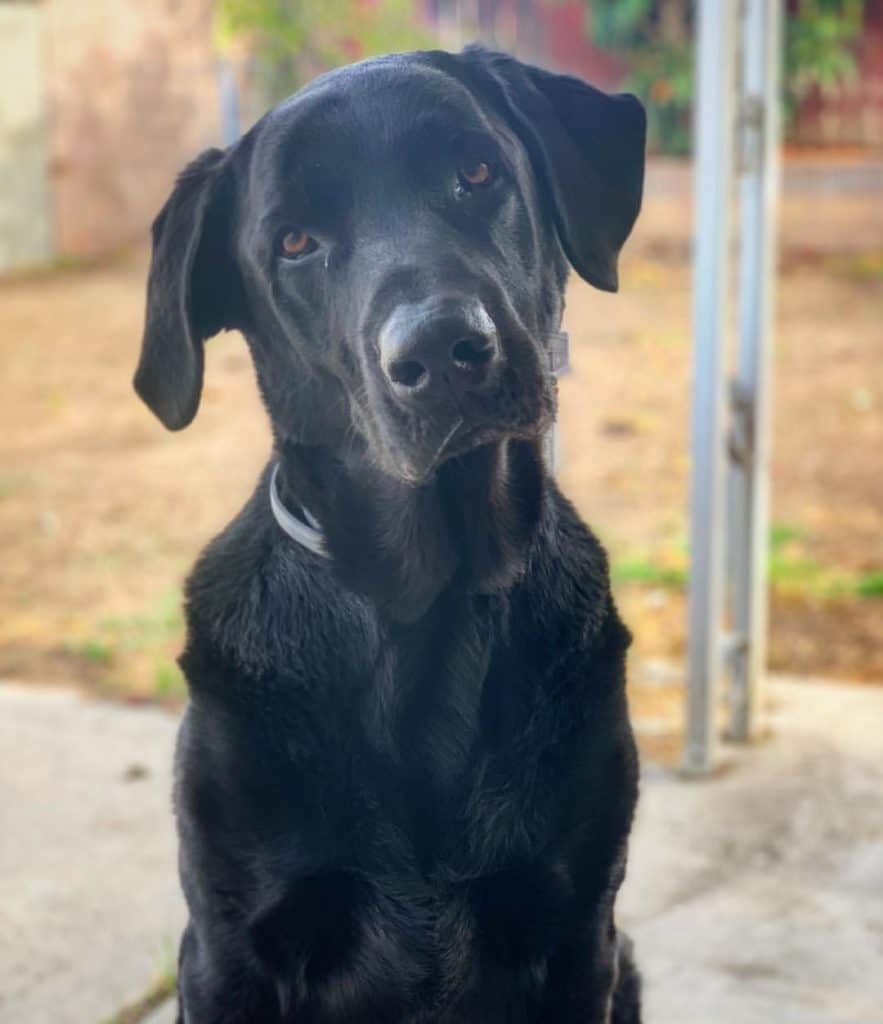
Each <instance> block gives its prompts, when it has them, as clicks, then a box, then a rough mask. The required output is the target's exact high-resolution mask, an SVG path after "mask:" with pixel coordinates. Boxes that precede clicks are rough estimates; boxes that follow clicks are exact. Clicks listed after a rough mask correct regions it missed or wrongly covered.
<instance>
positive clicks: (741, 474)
mask: <svg viewBox="0 0 883 1024" xmlns="http://www.w3.org/2000/svg"><path fill="white" fill-rule="evenodd" d="M744 12H745V13H744V31H743V46H742V110H741V124H742V154H741V176H742V182H741V197H740V198H741V223H742V233H741V252H740V284H739V291H740V308H739V353H738V360H737V366H736V378H735V385H734V391H735V396H734V397H735V406H736V408H735V410H734V414H735V416H736V417H737V418H740V419H741V428H740V431H739V433H740V434H741V436H742V438H743V439H744V442H745V444H744V450H743V457H742V458H741V459H738V460H737V461H735V462H734V463H733V470H732V472H733V479H732V495H733V510H732V511H733V516H734V518H735V519H736V521H737V522H738V524H739V530H738V532H737V533H736V534H735V535H734V538H733V539H734V556H735V557H734V564H733V570H734V580H733V629H734V632H735V634H736V635H737V636H740V637H742V638H744V643H743V646H742V649H741V653H740V655H739V656H738V657H736V658H735V659H734V662H733V678H732V689H731V722H730V737H731V738H732V739H734V740H739V741H743V742H744V741H748V740H750V739H752V738H753V736H754V735H755V733H756V731H757V729H758V724H759V723H758V718H759V710H760V702H761V686H762V678H763V673H764V671H765V667H766V633H767V547H768V537H769V436H770V425H769V419H770V412H769V410H770V389H771V381H770V371H771V351H770V350H771V323H772V315H773V306H774V302H775V273H776V255H775V254H776V207H777V200H778V193H779V159H778V155H779V131H780V128H779V77H780V66H781V56H780V55H781V24H782V0H745V7H744Z"/></svg>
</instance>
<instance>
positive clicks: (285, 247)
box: [280, 229, 316, 260]
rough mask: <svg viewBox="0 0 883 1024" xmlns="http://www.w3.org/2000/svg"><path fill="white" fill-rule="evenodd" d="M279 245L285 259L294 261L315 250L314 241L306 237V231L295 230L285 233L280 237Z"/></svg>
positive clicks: (308, 236)
mask: <svg viewBox="0 0 883 1024" xmlns="http://www.w3.org/2000/svg"><path fill="white" fill-rule="evenodd" d="M280 245H281V248H282V255H283V257H285V259H289V260H296V259H297V258H298V257H299V256H306V255H307V253H310V252H312V251H313V250H314V249H315V248H316V239H315V238H313V237H311V236H310V235H308V234H307V233H306V231H300V230H297V229H295V230H294V231H287V232H286V233H285V234H284V235H283V236H282V241H281V243H280Z"/></svg>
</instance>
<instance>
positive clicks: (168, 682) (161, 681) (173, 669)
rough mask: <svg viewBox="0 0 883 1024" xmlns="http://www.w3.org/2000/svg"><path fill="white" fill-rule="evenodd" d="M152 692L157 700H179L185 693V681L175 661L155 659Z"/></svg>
mask: <svg viewBox="0 0 883 1024" xmlns="http://www.w3.org/2000/svg"><path fill="white" fill-rule="evenodd" d="M153 693H154V696H155V697H156V699H157V700H180V699H181V698H183V697H184V696H185V695H186V693H187V682H186V680H185V679H184V673H183V672H182V671H181V669H180V668H178V665H177V662H174V661H171V660H170V659H168V658H160V659H158V660H157V662H156V664H155V665H154V669H153Z"/></svg>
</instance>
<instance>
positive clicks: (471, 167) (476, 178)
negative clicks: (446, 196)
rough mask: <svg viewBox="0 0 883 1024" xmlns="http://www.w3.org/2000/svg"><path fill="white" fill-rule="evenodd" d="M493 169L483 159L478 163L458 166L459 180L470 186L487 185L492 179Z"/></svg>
mask: <svg viewBox="0 0 883 1024" xmlns="http://www.w3.org/2000/svg"><path fill="white" fill-rule="evenodd" d="M493 177H494V175H493V171H492V170H491V167H490V164H487V163H485V162H484V161H483V160H482V161H480V162H479V163H474V164H467V165H466V166H465V167H461V168H460V181H461V182H462V183H463V184H464V185H468V186H469V187H471V188H480V187H481V186H482V185H489V184H490V183H491V181H493Z"/></svg>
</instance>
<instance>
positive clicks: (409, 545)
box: [136, 49, 644, 1024]
mask: <svg viewBox="0 0 883 1024" xmlns="http://www.w3.org/2000/svg"><path fill="white" fill-rule="evenodd" d="M643 131H644V127H643V113H642V111H641V110H640V107H639V105H638V104H637V103H636V102H635V101H634V100H633V99H631V98H629V97H616V98H611V97H607V96H605V95H604V94H602V93H599V92H597V90H594V89H592V88H591V87H589V86H587V85H585V84H584V83H581V82H578V81H577V80H575V79H570V78H566V77H564V76H556V75H551V74H549V73H547V72H542V71H539V70H537V69H533V68H529V67H527V66H525V65H522V64H520V63H518V62H516V61H513V60H512V59H511V58H507V57H503V56H502V55H495V54H489V53H486V52H485V51H481V50H477V49H471V50H467V51H465V52H464V54H462V55H460V56H453V55H449V54H442V53H418V54H407V55H400V56H397V57H391V58H384V59H381V60H376V61H370V62H366V63H364V64H361V65H356V66H354V67H352V68H348V69H344V70H343V71H338V72H335V73H333V74H331V75H328V76H324V77H323V78H321V79H318V80H317V82H315V83H313V85H311V86H310V87H309V88H308V89H306V90H304V91H302V92H301V93H300V94H298V95H297V96H296V97H295V98H293V99H292V100H289V101H288V102H287V103H286V104H283V105H282V106H280V107H279V108H276V110H274V111H272V112H271V113H270V114H269V115H267V117H266V118H264V119H263V120H262V121H260V122H259V123H258V124H257V125H256V126H255V128H254V129H252V131H251V132H249V133H248V135H246V136H245V137H244V138H243V139H242V140H241V142H240V143H238V144H237V145H236V146H234V147H232V148H231V149H230V150H228V151H227V152H223V153H222V152H220V151H215V150H213V151H210V152H209V153H206V154H203V156H202V157H200V158H199V159H198V160H197V161H196V162H195V163H194V164H193V165H191V167H190V168H188V170H187V171H186V172H185V173H184V175H182V177H181V179H180V180H179V183H178V185H177V187H176V189H175V191H174V193H173V195H172V197H171V198H170V200H169V202H168V203H167V205H166V207H165V208H164V210H163V212H162V213H161V214H160V216H159V218H158V219H157V222H156V224H155V227H154V257H153V263H152V266H151V273H150V284H149V290H148V307H147V325H146V329H145V337H144V346H143V351H142V357H141V363H140V365H139V369H138V373H137V375H136V387H137V388H138V391H139V393H140V394H141V395H142V397H143V398H144V399H145V401H147V403H148V404H149V405H150V406H151V408H153V410H154V411H155V412H156V413H157V415H158V416H159V417H160V418H161V419H162V420H163V422H164V423H165V424H166V425H167V426H169V427H171V428H179V427H182V426H185V425H186V424H187V423H188V422H189V421H190V419H192V417H193V415H194V414H195V412H196V409H197V406H198V402H199V393H200V389H201V381H202V366H203V359H202V345H203V342H204V341H205V339H207V338H208V337H210V336H211V335H212V334H214V333H216V332H217V331H218V330H220V329H222V328H232V327H235V328H239V329H240V330H242V332H243V333H244V334H245V336H246V338H247V340H248V343H249V346H250V348H251V351H252V355H253V358H254V362H255V366H256V370H257V375H258V382H259V385H260V387H261V390H262V393H263V396H264V399H265V401H266V405H267V408H268V410H269V413H270V418H271V422H272V426H273V434H274V440H275V453H274V459H275V460H278V461H279V463H280V464H281V474H280V477H281V482H282V493H283V498H284V499H285V501H286V502H287V504H288V505H289V506H290V507H292V508H294V509H297V508H298V506H299V505H304V506H306V507H308V508H309V509H310V510H311V511H312V512H313V514H314V515H315V516H316V517H317V518H318V519H319V521H320V523H321V525H322V528H323V531H324V533H325V536H326V540H327V544H328V548H329V550H330V553H331V556H332V557H331V558H330V559H328V560H326V559H323V558H321V557H319V556H317V555H314V554H312V553H310V552H308V551H306V550H305V549H303V548H301V547H299V546H298V545H297V544H295V543H294V542H293V541H292V540H290V539H289V538H288V537H287V536H286V535H285V534H283V533H282V532H281V530H280V529H279V527H278V526H277V525H276V523H275V521H274V520H273V518H272V515H271V512H270V508H269V503H268V497H267V487H268V479H269V477H268V474H269V467H268V469H267V471H265V473H264V474H263V476H262V478H261V480H260V481H259V483H258V486H257V488H256V490H255V492H254V495H253V497H252V498H251V500H250V501H249V502H248V504H247V505H246V507H245V508H244V509H243V511H242V512H241V513H240V514H239V515H238V516H237V518H236V519H235V520H234V521H233V522H232V523H231V524H230V526H228V527H227V529H226V530H225V531H224V532H223V533H222V534H221V535H220V536H219V537H218V538H216V539H215V540H214V541H213V542H212V543H211V544H210V545H209V547H208V548H207V549H206V551H205V552H204V553H203V555H202V557H201V558H200V560H199V562H198V564H197V566H196V568H195V570H194V572H193V573H192V575H191V577H190V580H189V583H188V587H187V622H188V641H187V647H186V651H185V653H184V655H183V657H182V665H183V668H184V670H185V672H186V675H187V678H188V682H189V686H190V704H189V707H188V710H187V713H186V716H185V719H184V722H183V724H182V727H181V732H180V738H179V743H178V751H177V787H176V809H177V816H178V826H179V833H180V839H181V877H182V882H183V886H184V890H185V894H186V897H187V902H188V906H189V909H190V923H189V925H188V927H187V930H186V932H185V934H184V938H183V941H182V944H181V959H180V977H179V989H180V998H181V1013H182V1020H183V1021H184V1022H185V1024H246V1022H255V1024H273V1022H297V1024H342V1022H352V1024H372V1022H377V1024H380V1022H383V1024H396V1022H398V1024H469V1022H476V1024H477V1022H481V1024H494V1022H500V1024H503V1022H512V1024H529V1022H560V1024H568V1022H577V1021H578V1022H580V1024H602V1022H604V1024H607V1022H615V1024H638V1022H639V1020H640V1010H639V1001H640V1000H639V988H640V986H639V980H638V976H637V974H636V972H635V970H634V967H633V964H632V960H631V955H630V952H629V946H628V943H627V941H626V940H625V939H624V937H622V936H621V935H618V934H617V931H616V928H615V925H614V900H615V896H616V892H617V889H618V887H619V885H620V883H621V881H622V877H623V873H624V870H625V860H626V845H627V839H628V833H629V828H630V825H631V819H632V813H633V809H634V805H635V800H636V796H637V760H636V754H635V747H634V742H633V738H632V733H631V729H630V726H629V722H628V717H627V708H626V698H625V685H624V661H625V651H626V647H627V645H628V633H627V631H626V629H625V627H624V626H623V625H622V624H621V622H620V620H619V618H618V616H617V613H616V610H615V608H614V605H613V601H612V599H611V595H610V589H609V583H608V574H607V565H606V559H605V555H604V553H603V551H602V549H601V547H600V546H599V544H598V542H597V541H596V540H595V538H594V537H593V536H592V534H591V533H590V532H589V531H588V529H587V528H586V527H585V526H584V525H583V524H582V523H581V522H580V520H579V519H578V517H577V516H576V514H575V513H574V511H573V509H572V507H571V506H570V504H569V503H568V502H567V501H566V500H565V499H564V498H563V497H562V496H561V494H560V492H559V491H558V489H557V487H556V485H555V483H554V481H553V480H552V479H551V478H550V476H549V475H548V473H547V471H546V469H545V467H544V465H543V462H542V459H541V455H540V438H541V436H542V433H543V431H544V430H545V429H547V427H548V425H549V423H550V422H551V420H552V417H553V416H554V408H555V392H554V381H553V380H552V378H551V376H550V374H549V372H548V370H547V369H546V360H545V352H544V345H545V343H546V339H548V337H549V336H550V334H551V333H552V332H554V331H556V330H557V329H558V327H559V324H560V318H561V314H562V310H563V288H564V283H565V278H566V271H567V267H566V257H567V258H569V259H570V260H571V261H572V262H573V264H574V265H575V267H576V269H577V270H578V271H579V272H580V273H581V274H582V275H583V276H584V277H586V278H587V279H588V280H590V281H592V282H593V283H595V284H597V285H598V286H600V287H603V288H609V289H612V288H615V286H616V256H617V253H618V250H619V247H620V246H621V245H622V243H623V242H624V240H625V238H626V236H627V235H628V233H629V230H630V229H631V226H632V223H633V221H634V219H635V216H636V215H637V212H638V207H639V204H640V192H641V176H642V172H643ZM476 159H483V160H486V161H487V162H488V163H490V164H491V165H492V167H493V170H494V175H495V180H494V181H493V182H492V184H491V185H489V186H488V187H487V188H486V189H484V190H483V191H480V192H478V191H476V193H475V194H474V195H473V194H466V190H464V189H463V188H462V187H461V185H459V184H458V181H462V178H460V179H458V167H459V166H461V165H462V164H463V163H464V162H466V161H469V160H472V161H474V160H476ZM295 227H297V228H298V229H299V228H301V227H303V228H305V229H306V230H307V231H308V233H309V234H310V235H312V236H313V238H314V239H315V240H316V242H315V246H316V247H315V251H313V252H312V253H310V254H309V255H307V256H306V257H305V258H304V259H303V260H301V261H299V262H298V263H297V264H291V263H290V262H286V261H283V260H281V259H280V258H279V239H280V232H281V233H283V234H284V233H285V231H286V230H290V229H293V228H295ZM436 294H439V295H444V296H447V297H450V296H454V297H455V298H456V296H463V297H469V298H470V300H474V299H475V298H476V297H477V298H478V300H479V301H480V302H481V303H482V304H483V306H484V308H485V309H486V310H487V311H488V314H489V316H490V318H491V319H492V321H493V324H494V327H495V330H496V331H497V333H498V336H499V339H500V350H501V353H502V354H501V363H500V366H499V368H498V369H496V370H495V376H493V377H492V378H489V379H488V381H487V382H486V383H485V384H483V385H482V387H481V388H476V389H475V391H474V393H473V392H468V393H467V394H466V395H465V398H462V400H458V401H457V402H456V403H454V402H448V401H447V400H444V401H442V402H440V403H438V404H436V405H433V406H432V407H431V408H430V407H429V406H427V407H426V408H419V409H418V410H417V411H415V410H414V408H413V407H411V406H409V407H407V408H406V407H405V406H404V405H402V403H401V402H399V401H397V399H396V398H395V394H394V389H393V388H391V387H390V384H389V381H388V380H387V379H386V378H385V377H384V375H383V372H382V370H381V367H380V363H379V359H378V354H377V349H378V337H379V334H380V330H381V328H382V327H383V325H384V324H385V323H386V322H387V321H388V320H389V318H390V315H391V312H392V311H393V310H394V309H396V308H397V307H398V306H399V305H400V304H401V303H403V302H414V301H417V300H418V299H423V298H425V297H426V296H433V295H436Z"/></svg>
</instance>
